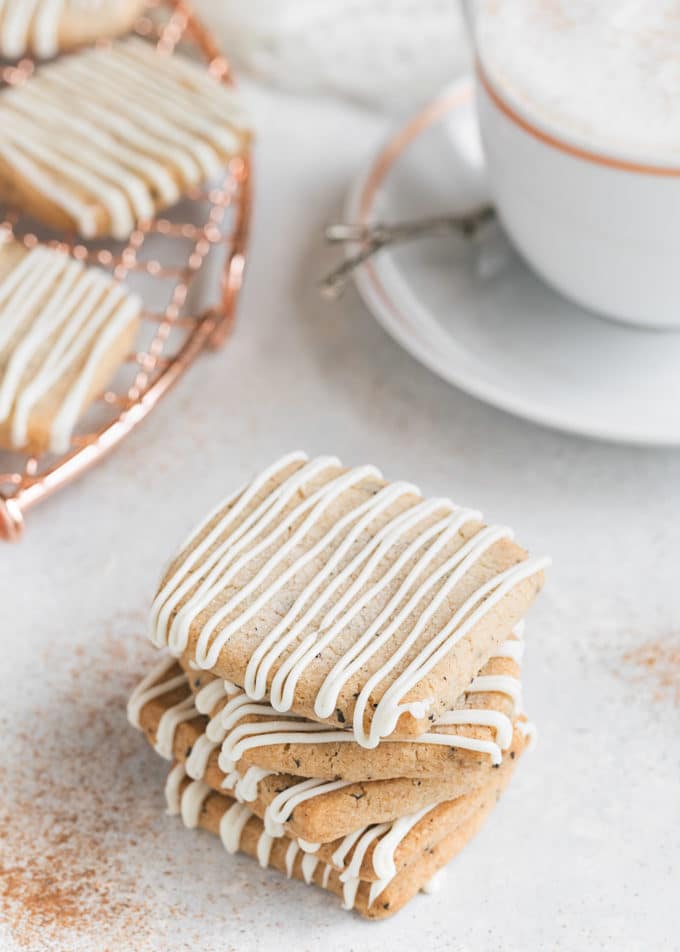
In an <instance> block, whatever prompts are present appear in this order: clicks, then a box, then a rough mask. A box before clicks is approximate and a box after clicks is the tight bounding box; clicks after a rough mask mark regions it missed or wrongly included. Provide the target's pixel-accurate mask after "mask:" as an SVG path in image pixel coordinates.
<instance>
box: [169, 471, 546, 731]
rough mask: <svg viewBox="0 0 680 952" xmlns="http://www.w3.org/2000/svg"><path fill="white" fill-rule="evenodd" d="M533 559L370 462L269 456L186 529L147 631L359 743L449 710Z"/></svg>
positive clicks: (529, 592) (505, 619) (534, 566)
mask: <svg viewBox="0 0 680 952" xmlns="http://www.w3.org/2000/svg"><path fill="white" fill-rule="evenodd" d="M546 564H547V560H529V559H528V558H527V555H526V553H525V552H524V550H523V549H521V548H520V547H519V546H518V545H516V544H515V543H514V542H513V541H512V533H511V532H510V530H508V529H507V528H505V527H501V526H486V525H484V523H483V522H482V520H481V514H480V513H478V512H475V511H472V510H469V509H464V508H461V507H459V506H456V505H454V504H453V503H452V502H451V501H450V500H448V499H429V500H428V499H424V498H423V497H422V496H421V495H420V493H419V491H418V490H417V488H416V487H415V486H413V485H411V484H409V483H405V482H395V483H388V482H386V481H385V480H384V479H383V478H382V476H381V474H380V473H379V471H378V470H377V469H375V467H372V466H363V467H358V468H355V469H349V470H348V469H346V468H344V467H343V466H342V465H341V464H340V462H339V461H338V460H337V459H335V458H333V457H320V458H317V459H313V460H308V459H307V457H306V456H305V455H304V454H292V455H290V456H288V457H285V458H284V459H282V460H279V461H278V462H277V463H275V464H274V465H273V466H271V467H269V468H268V469H267V470H265V471H264V472H263V473H261V474H260V475H259V476H258V477H256V478H255V479H254V480H253V481H252V482H251V483H249V484H248V485H247V486H246V487H244V488H243V489H242V490H240V491H239V492H238V493H236V494H235V495H234V496H232V497H230V498H229V499H228V500H227V501H226V502H225V503H223V504H222V505H221V506H220V507H218V509H217V510H216V511H215V512H213V513H212V514H211V515H210V516H209V517H208V519H207V520H206V521H205V522H204V523H203V524H202V525H201V526H199V528H198V529H197V530H196V532H195V533H194V534H193V535H192V536H191V537H190V539H189V540H188V541H187V542H186V543H185V545H184V546H183V547H182V549H181V551H180V553H179V554H178V555H177V557H176V558H175V559H174V560H173V562H172V563H171V565H170V568H169V570H168V571H167V573H166V575H165V577H164V579H163V581H162V583H161V587H160V590H159V592H158V595H157V596H156V599H155V601H154V604H153V609H152V618H151V637H152V639H153V640H154V642H155V643H156V644H158V645H163V644H166V645H168V647H169V648H170V650H171V651H172V652H173V653H174V654H175V655H177V656H181V655H186V657H187V658H188V659H190V660H192V661H193V662H194V663H195V664H196V665H197V666H198V667H199V668H203V669H208V670H211V671H212V672H213V673H215V674H216V675H219V676H220V677H222V678H224V679H227V680H229V681H231V682H233V683H235V684H237V685H239V686H241V687H242V688H243V689H244V691H245V692H246V693H247V694H248V696H249V697H250V698H252V699H255V700H260V699H263V698H268V700H269V702H270V703H271V705H272V707H273V708H274V709H275V710H277V711H279V712H287V711H291V710H292V711H294V712H295V713H296V714H299V715H301V716H304V717H306V718H310V719H313V720H318V721H320V722H328V723H332V724H334V725H335V726H336V727H340V728H341V729H348V728H350V727H351V728H352V729H353V732H354V739H355V741H356V742H357V743H358V744H360V745H362V746H365V747H368V748H374V747H376V746H377V745H378V744H379V742H380V741H381V740H382V739H383V738H387V737H392V738H402V739H405V738H412V737H416V736H419V735H420V734H422V733H424V732H425V731H426V730H428V728H429V727H430V726H431V723H432V722H433V721H436V720H437V719H438V718H439V717H440V716H441V715H442V714H443V713H444V712H445V711H448V710H451V709H452V708H453V707H454V706H455V704H456V701H457V699H458V698H459V697H460V696H461V695H462V694H463V692H464V691H465V690H466V688H467V687H468V685H470V683H471V682H472V680H473V678H474V677H475V675H476V674H477V673H478V672H479V671H480V670H481V668H482V667H483V666H484V664H485V663H486V662H487V661H488V659H489V658H490V657H491V656H492V655H493V653H494V650H495V649H497V648H498V647H499V646H500V645H501V643H502V642H503V641H505V639H506V638H507V636H508V635H509V633H510V632H511V630H512V629H513V628H514V626H515V625H516V624H517V623H518V622H519V621H520V620H521V618H522V617H523V616H524V614H525V612H526V611H527V609H528V607H529V605H530V603H531V602H532V601H533V599H534V597H535V596H536V594H537V593H538V591H539V589H540V587H541V585H542V582H543V572H542V570H543V568H544V567H545V565H546Z"/></svg>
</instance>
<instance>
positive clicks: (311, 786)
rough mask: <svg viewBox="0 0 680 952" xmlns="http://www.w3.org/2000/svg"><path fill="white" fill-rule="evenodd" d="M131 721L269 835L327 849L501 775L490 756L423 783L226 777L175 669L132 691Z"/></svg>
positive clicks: (268, 774)
mask: <svg viewBox="0 0 680 952" xmlns="http://www.w3.org/2000/svg"><path fill="white" fill-rule="evenodd" d="M128 716H129V719H130V721H131V722H132V723H133V724H134V725H135V726H136V727H138V728H140V729H142V730H143V731H144V732H145V734H146V736H147V738H148V740H149V742H150V743H151V744H152V746H154V748H155V749H156V751H157V752H158V753H160V754H161V755H162V756H164V757H166V758H167V759H171V758H175V759H176V760H177V761H179V762H180V763H184V764H185V766H186V769H187V772H188V775H189V776H190V777H192V778H193V779H197V780H198V779H200V780H202V781H204V782H205V783H206V784H208V786H210V787H212V788H213V789H215V790H217V791H219V792H229V793H230V794H231V795H232V796H234V797H235V798H236V799H238V800H240V801H241V802H246V803H247V804H248V806H249V808H250V809H251V810H252V811H253V812H254V813H255V814H256V815H257V816H259V817H261V818H262V819H263V820H264V823H265V827H266V829H267V831H268V832H269V833H272V834H281V833H283V832H286V833H288V834H290V835H292V836H295V837H300V838H302V839H304V840H307V841H313V842H321V843H327V842H330V841H333V840H335V839H337V838H338V837H344V836H346V835H347V834H349V833H351V832H352V831H354V830H356V829H357V828H359V827H361V826H366V825H369V824H373V823H384V822H388V821H390V820H393V819H394V818H396V817H400V816H403V815H405V814H407V813H413V812H415V811H418V810H422V809H424V808H425V807H427V806H428V805H431V804H433V803H440V802H442V801H445V800H453V799H456V798H458V797H461V796H462V795H464V794H467V793H469V792H470V791H471V790H478V789H480V788H482V787H484V786H485V785H487V784H488V783H490V782H491V783H493V782H495V781H494V778H495V777H496V775H497V773H498V770H496V769H494V767H493V765H492V763H491V761H490V759H489V757H488V756H487V757H486V758H485V760H484V762H482V763H479V764H473V763H467V764H465V765H463V766H460V765H459V766H456V767H451V768H450V769H449V772H448V774H446V775H444V776H437V777H424V778H422V779H415V778H408V777H397V778H392V779H385V780H368V781H365V782H362V781H344V780H341V779H338V777H337V776H336V777H335V778H332V779H330V780H325V779H310V778H309V777H300V776H293V775H291V774H286V773H285V772H276V771H272V770H267V769H262V768H260V767H257V766H249V765H247V764H245V765H244V764H243V763H241V762H239V763H238V764H233V763H230V764H229V769H228V770H227V771H225V770H223V769H222V768H221V766H220V759H221V758H220V755H221V750H220V747H219V744H215V743H214V742H212V741H210V739H209V738H207V737H206V734H205V729H206V727H207V725H208V721H207V719H206V718H205V717H202V716H197V711H196V707H195V704H194V698H193V695H192V694H191V692H190V691H189V689H188V687H187V682H186V678H185V677H184V675H183V674H182V673H181V670H180V669H179V667H178V666H176V665H175V666H174V667H170V668H169V669H168V668H167V667H166V670H165V672H163V671H162V670H161V671H160V672H159V671H158V670H156V671H152V672H151V674H150V675H149V676H148V677H147V678H146V679H145V680H144V681H143V682H142V683H141V684H140V686H139V687H138V688H137V689H136V690H135V691H134V692H133V694H132V696H131V698H130V703H129V705H128ZM528 733H529V729H528V725H527V722H525V721H524V720H520V719H517V720H516V721H515V722H514V724H513V725H512V726H511V739H510V741H509V744H508V746H507V749H506V751H505V756H504V758H503V764H508V763H509V764H512V763H514V762H515V760H516V759H517V757H518V756H519V755H520V754H521V753H522V751H523V750H524V749H525V747H526V746H527V743H528ZM426 736H427V735H426ZM390 746H392V745H390ZM394 746H397V744H395V745H394ZM424 746H425V745H423V748H424ZM371 753H374V752H371ZM501 767H502V764H501V765H500V766H499V769H501Z"/></svg>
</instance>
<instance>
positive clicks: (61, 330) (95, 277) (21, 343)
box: [0, 240, 141, 453]
mask: <svg viewBox="0 0 680 952" xmlns="http://www.w3.org/2000/svg"><path fill="white" fill-rule="evenodd" d="M140 311H141V305H140V302H139V300H138V298H136V297H135V296H133V295H131V294H129V293H128V292H127V291H125V290H124V289H123V288H122V287H121V286H120V285H119V284H118V283H116V282H115V281H114V280H113V279H112V278H111V277H110V276H109V275H107V274H105V273H104V272H103V271H100V270H98V269H96V268H87V267H85V266H84V265H83V264H81V263H80V262H78V261H74V260H73V259H72V258H70V257H68V255H65V254H63V253H62V252H60V251H55V250H52V249H50V248H46V247H44V246H41V245H38V246H36V247H35V248H33V249H32V250H30V251H27V250H26V249H25V248H24V247H23V246H21V245H19V244H18V243H17V242H13V241H7V240H5V241H4V242H3V241H2V240H0V445H1V446H4V447H6V448H11V449H24V450H29V451H30V452H32V453H41V452H43V451H45V450H51V451H52V452H55V453H63V452H65V451H66V450H67V449H68V448H69V445H70V443H71V436H72V433H73V429H74V427H75V425H76V423H77V421H78V419H79V418H80V416H81V415H82V413H83V412H84V411H85V410H86V409H87V407H88V406H89V404H90V403H91V402H92V400H93V399H94V398H95V397H96V396H97V395H98V394H99V393H100V392H101V391H102V390H103V389H104V387H105V386H106V385H107V383H108V382H109V381H110V379H111V377H112V376H113V374H114V373H115V371H116V369H117V368H118V366H119V365H120V364H121V363H122V361H123V360H124V359H125V357H126V355H127V354H128V353H129V351H130V350H131V349H132V346H133V343H134V340H135V336H136V333H137V329H138V326H139V315H140Z"/></svg>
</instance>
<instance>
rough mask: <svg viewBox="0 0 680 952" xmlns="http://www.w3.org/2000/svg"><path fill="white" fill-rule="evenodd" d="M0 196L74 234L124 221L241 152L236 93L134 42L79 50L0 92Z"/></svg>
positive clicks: (102, 230)
mask: <svg viewBox="0 0 680 952" xmlns="http://www.w3.org/2000/svg"><path fill="white" fill-rule="evenodd" d="M0 127H2V131H3V135H2V139H1V140H0V198H2V199H4V200H6V201H9V202H11V203H12V204H14V205H16V206H18V207H19V208H21V209H22V210H23V211H25V212H27V213H28V214H30V215H33V216H34V217H35V218H37V219H38V220H40V221H42V222H44V223H45V224H47V225H49V226H51V227H53V228H58V229H64V230H72V229H74V230H76V231H77V232H78V233H79V234H80V235H82V236H83V237H84V238H95V237H105V236H111V237H113V238H117V239H120V240H125V239H126V238H128V237H129V235H130V234H131V232H132V231H133V230H134V228H135V226H136V225H137V224H138V223H139V222H141V221H143V220H148V219H151V218H153V217H154V215H155V214H156V212H157V211H158V210H160V209H162V208H167V207H168V206H170V205H173V204H174V203H175V202H177V201H178V199H179V198H180V197H181V196H182V195H183V194H184V193H185V192H186V191H187V190H188V189H190V188H191V187H192V186H196V185H199V184H200V183H202V182H205V181H206V180H208V179H210V178H212V177H213V176H215V175H216V174H217V173H218V172H220V171H221V170H223V169H224V168H225V167H226V164H227V162H228V161H229V159H230V158H232V157H233V156H234V155H237V154H240V153H242V152H243V150H244V149H245V147H246V145H247V142H248V139H249V131H248V128H247V124H246V122H245V120H244V116H243V111H242V109H241V107H240V105H239V100H238V97H237V95H236V93H235V92H234V91H233V90H231V89H229V88H227V87H226V86H225V85H224V84H222V83H220V82H218V81H217V79H215V78H214V77H213V76H211V75H210V74H209V72H208V70H207V68H206V67H205V66H203V65H200V64H198V63H195V62H193V61H192V60H190V59H188V58H187V57H186V56H184V55H182V54H181V53H175V54H172V55H170V54H166V53H162V52H159V51H158V50H156V48H155V47H154V46H152V45H151V44H150V43H147V42H146V41H144V40H141V39H138V38H130V39H127V40H122V41H119V42H115V43H113V44H112V45H111V47H109V48H98V47H96V48H93V49H85V50H81V51H79V52H77V53H74V54H73V55H70V56H65V57H62V58H61V59H59V60H57V61H55V62H54V63H49V64H47V65H46V66H42V67H40V68H39V69H38V71H37V73H36V75H35V76H32V77H31V78H30V79H29V80H28V81H27V82H25V83H23V84H22V85H20V86H16V87H13V88H11V89H6V90H4V91H2V92H1V93H0Z"/></svg>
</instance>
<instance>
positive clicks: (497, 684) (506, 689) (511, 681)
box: [440, 674, 522, 723]
mask: <svg viewBox="0 0 680 952" xmlns="http://www.w3.org/2000/svg"><path fill="white" fill-rule="evenodd" d="M487 692H497V693H499V694H505V695H507V697H510V698H512V700H513V703H514V709H513V713H514V714H516V713H517V712H518V711H519V710H520V708H521V705H522V685H521V684H520V682H519V680H518V679H517V678H512V677H509V676H508V675H507V674H483V675H479V676H478V677H476V678H475V679H474V681H473V682H472V684H471V685H470V686H469V687H468V689H467V693H468V694H482V693H487ZM440 723H441V722H440Z"/></svg>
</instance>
